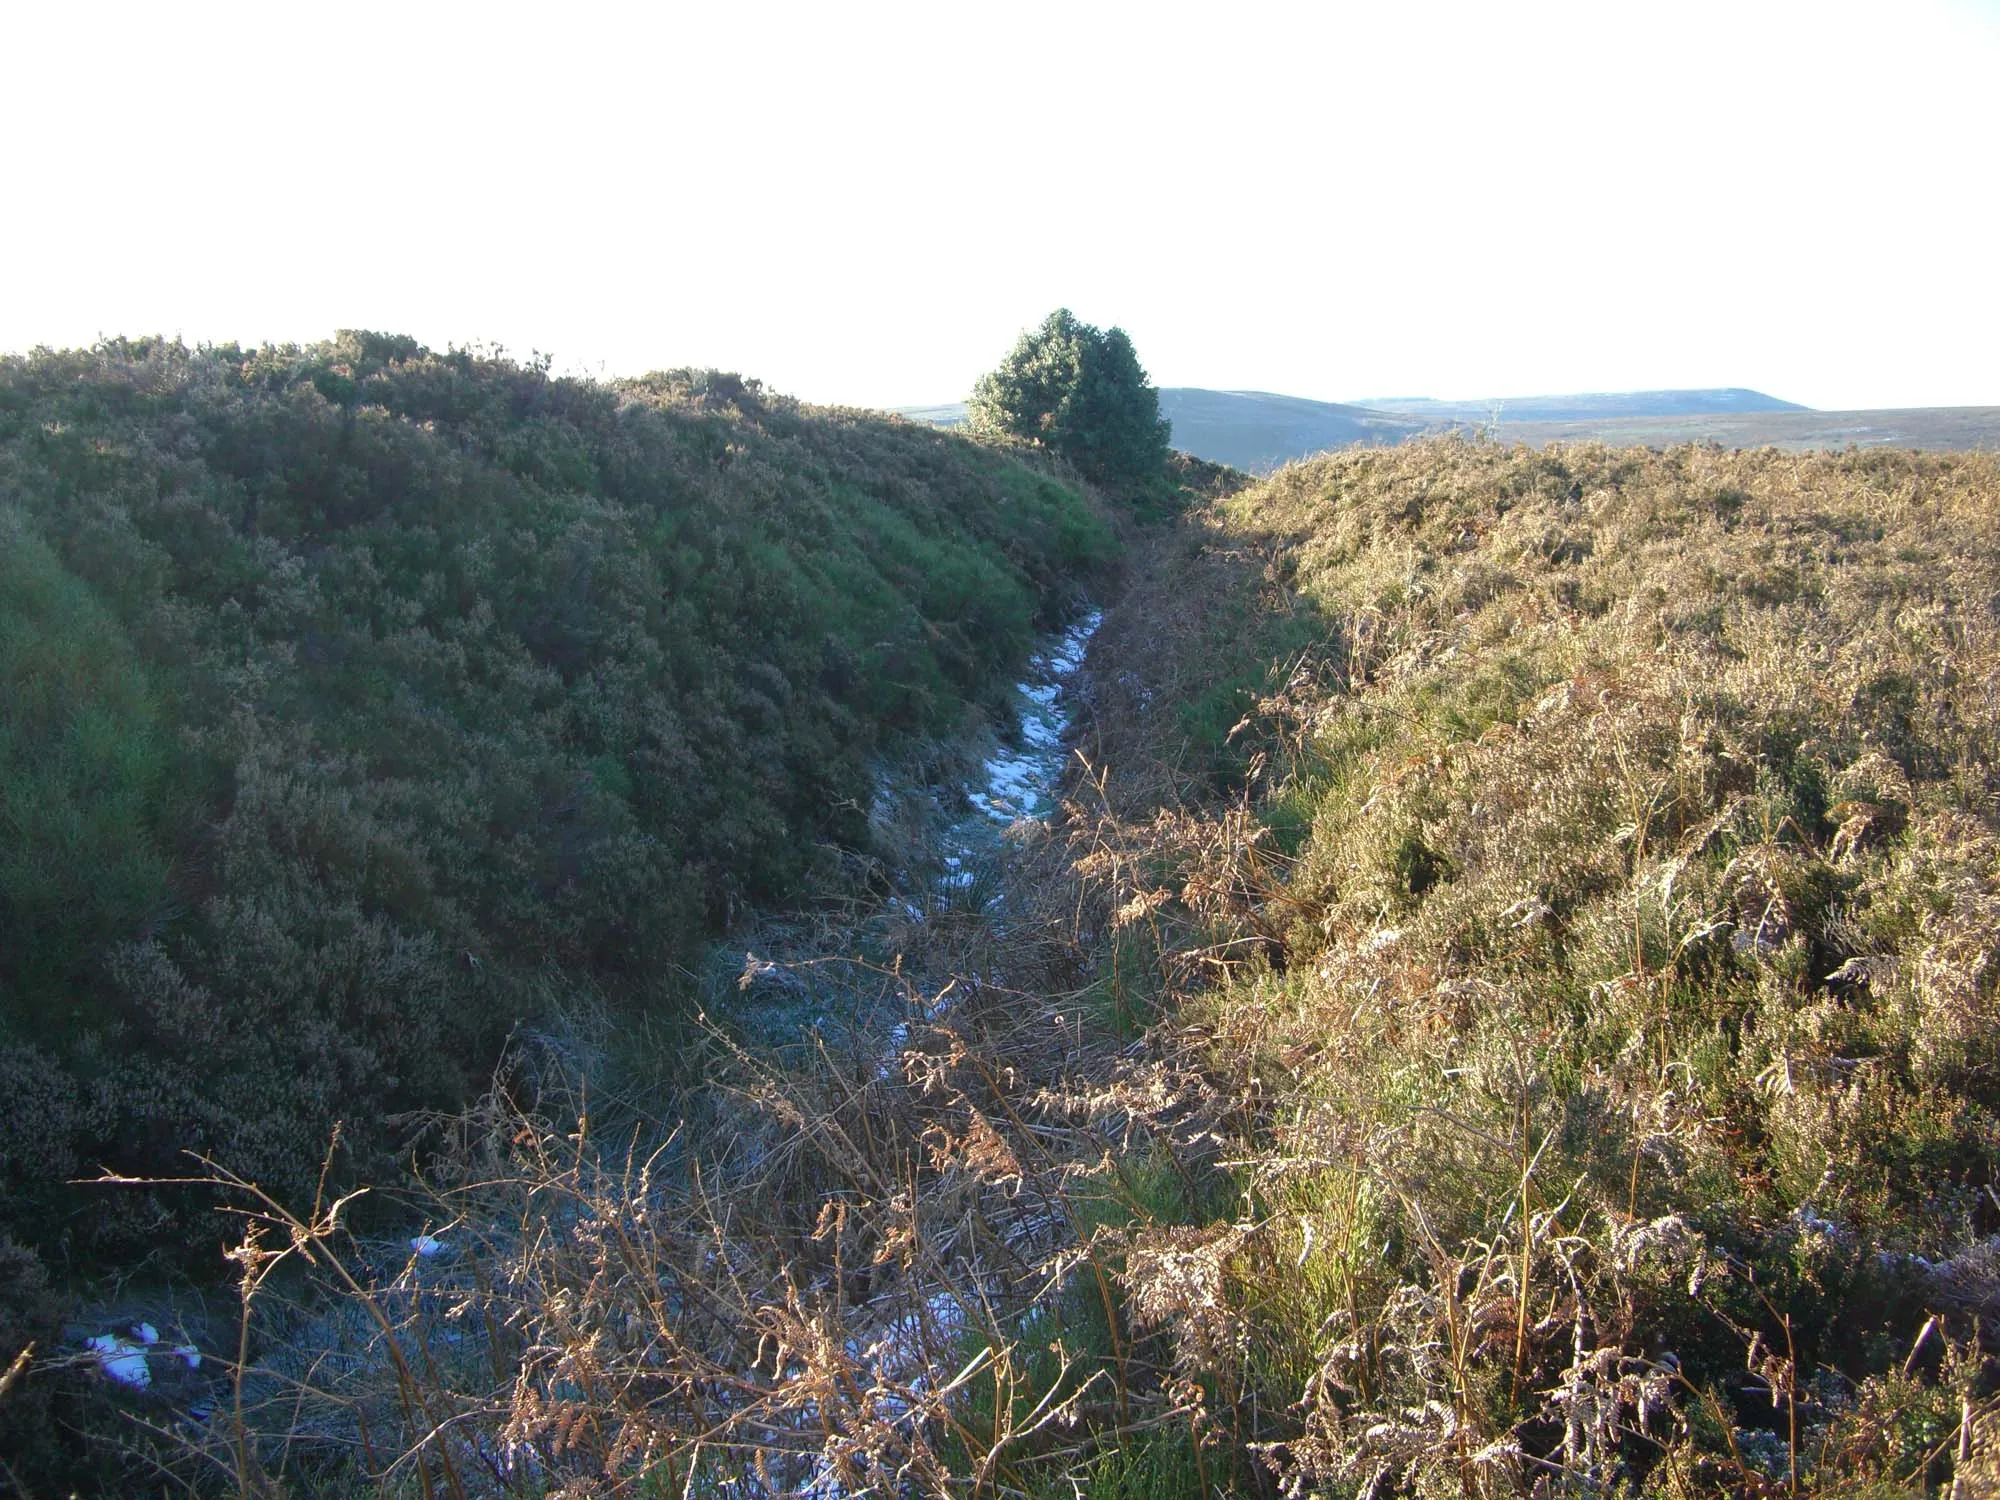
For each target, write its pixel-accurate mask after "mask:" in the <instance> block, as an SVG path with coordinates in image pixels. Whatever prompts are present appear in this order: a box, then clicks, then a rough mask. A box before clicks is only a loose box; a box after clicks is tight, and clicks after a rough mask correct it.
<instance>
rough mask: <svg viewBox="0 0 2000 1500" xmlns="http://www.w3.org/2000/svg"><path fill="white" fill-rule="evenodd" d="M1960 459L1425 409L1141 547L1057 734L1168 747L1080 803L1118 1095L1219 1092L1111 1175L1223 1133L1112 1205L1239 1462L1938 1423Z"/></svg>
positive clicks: (1991, 1000)
mask: <svg viewBox="0 0 2000 1500" xmlns="http://www.w3.org/2000/svg"><path fill="white" fill-rule="evenodd" d="M1996 503H2000V459H1995V458H1994V457H1992V456H1988V455H1977V454H1973V455H1966V454H1959V455H1933V454H1913V453H1907V452H1902V453H1898V452H1880V451H1863V452H1849V453H1841V454H1813V455H1792V454H1784V455H1779V454H1774V453H1771V452H1768V451H1763V452H1725V451H1720V450H1716V449H1713V448H1708V447H1681V448H1676V449H1671V450H1669V451H1666V452H1664V453H1656V452H1648V451H1645V450H1636V449H1608V448H1605V447H1602V446H1597V445H1583V446H1575V447H1559V448H1549V449H1544V450H1540V451H1536V450H1531V449H1526V448H1522V447H1519V446H1511V445H1502V444H1492V443H1473V442H1467V441H1462V440H1454V439H1442V440H1427V441H1423V442H1419V443H1414V444H1407V445H1403V446H1400V447H1397V448H1393V449H1367V450H1354V451H1349V452H1345V453H1341V454H1338V455H1334V456H1331V457H1327V458H1323V459H1319V460H1315V461H1312V462H1309V463H1305V464H1300V465H1294V466H1292V467H1289V468H1286V469H1284V470H1282V471H1280V472H1279V473H1278V474H1276V475H1274V476H1272V477H1271V478H1270V479H1269V480H1267V481H1265V482H1263V483H1262V484H1259V485H1256V486H1254V487H1252V488H1250V489H1248V490H1245V491H1243V492H1242V493H1240V494H1237V495H1236V496H1234V497H1232V498H1227V499H1224V500H1222V501H1220V502H1218V503H1216V504H1215V505H1214V506H1212V507H1211V508H1210V510H1209V511H1208V513H1207V514H1206V515H1203V516H1199V517H1195V518H1193V519H1192V520H1191V522H1190V532H1189V534H1188V535H1187V536H1185V537H1183V538H1180V539H1178V540H1177V541H1176V543H1175V544H1174V545H1172V546H1171V547H1168V546H1163V547H1161V548H1159V549H1158V550H1157V552H1156V553H1155V554H1153V555H1152V556H1151V557H1150V558H1149V559H1148V560H1147V561H1145V562H1144V563H1142V564H1141V566H1140V576H1141V578H1142V579H1143V584H1142V587H1143V589H1144V593H1143V594H1141V595H1135V596H1134V597H1133V598H1132V600H1131V602H1130V604H1129V607H1128V608H1126V609H1124V610H1113V611H1112V612H1111V613H1110V615H1109V616H1108V618H1107V620H1106V623H1105V626H1104V628H1103V630H1102V632H1101V633H1100V637H1099V642H1098V649H1099V650H1100V651H1101V652H1103V653H1104V659H1105V660H1106V662H1107V664H1110V665H1114V666H1115V668H1116V673H1117V675H1116V676H1115V678H1114V679H1112V680H1110V681H1107V682H1105V683H1104V684H1103V685H1102V687H1101V690H1100V695H1099V700H1098V707H1099V714H1100V722H1101V725H1102V731H1103V732H1102V735H1101V737H1100V739H1099V741H1098V742H1097V743H1096V744H1094V745H1092V746H1091V747H1090V754H1091V759H1092V761H1093V763H1094V764H1097V765H1105V766H1115V767H1126V768H1132V767H1138V766H1142V765H1144V764H1145V763H1146V761H1147V757H1148V747H1149V746H1151V747H1153V749H1154V752H1155V754H1156V756H1157V758H1159V759H1161V760H1163V761H1164V763H1165V766H1166V774H1165V776H1164V779H1163V780H1161V781H1159V782H1156V783H1155V785H1154V787H1153V788H1151V789H1142V792H1141V794H1140V795H1138V796H1135V797H1134V798H1133V799H1132V800H1131V801H1130V802H1129V803H1127V804H1125V814H1124V818H1123V821H1122V822H1121V823H1119V824H1118V825H1117V826H1116V827H1115V828H1113V827H1110V826H1108V825H1107V826H1106V827H1100V828H1098V829H1095V830H1093V832H1092V835H1091V838H1092V845H1091V847H1092V848H1093V849H1094V850H1100V851H1105V852H1102V853H1097V854H1094V855H1093V857H1094V858H1095V859H1096V860H1097V862H1098V865H1099V867H1100V868H1102V869H1104V870H1106V871H1107V872H1112V873H1114V874H1115V873H1117V872H1121V871H1122V872H1126V873H1124V874H1123V876H1122V879H1121V880H1120V882H1119V883H1118V885H1117V886H1116V888H1115V889H1114V890H1113V891H1112V892H1111V893H1110V894H1109V896H1108V897H1107V900H1106V905H1107V908H1108V909H1114V910H1116V911H1118V912H1119V913H1120V914H1121V917H1123V918H1124V919H1125V920H1127V921H1128V923H1129V927H1128V931H1130V932H1132V933H1133V934H1134V942H1135V945H1136V944H1138V943H1141V942H1144V943H1150V944H1153V945H1156V947H1157V950H1158V952H1159V954H1160V962H1159V965H1158V978H1157V980H1156V983H1157V984H1158V985H1159V986H1160V987H1161V991H1162V993H1163V994H1165V995H1166V996H1167V997H1168V999H1167V1001H1166V1004H1165V1007H1164V1009H1163V1011H1162V1024H1161V1026H1160V1027H1159V1028H1158V1029H1157V1031H1156V1032H1155V1033H1154V1037H1155V1041H1156V1044H1157V1046H1158V1048H1159V1052H1160V1056H1161V1061H1160V1065H1159V1072H1158V1074H1157V1078H1156V1081H1154V1082H1152V1083H1151V1084H1150V1085H1146V1084H1144V1083H1142V1084H1141V1085H1140V1086H1138V1087H1136V1088H1135V1089H1134V1093H1137V1094H1143V1093H1144V1092H1145V1089H1146V1087H1148V1086H1150V1088H1151V1089H1152V1090H1153V1091H1154V1093H1155V1094H1156V1095H1157V1096H1159V1097H1172V1098H1174V1099H1175V1100H1176V1101H1184V1100H1188V1099H1192V1098H1197V1097H1206V1098H1207V1099H1208V1100H1209V1101H1210V1102H1209V1103H1208V1105H1207V1106H1206V1113H1205V1115H1204V1120H1205V1121H1206V1122H1209V1123H1211V1124H1212V1125H1213V1126H1214V1127H1215V1128H1218V1129H1220V1131H1221V1132H1222V1139H1220V1140H1219V1141H1216V1142H1214V1143H1213V1144H1206V1145H1204V1144H1199V1143H1200V1142H1201V1141H1202V1137H1201V1135H1200V1134H1199V1130H1198V1127H1197V1126H1195V1125H1188V1126H1185V1127H1183V1131H1184V1138H1186V1139H1187V1140H1189V1141H1190V1143H1191V1144H1190V1146H1189V1147H1188V1148H1186V1149H1185V1151H1184V1152H1183V1153H1182V1154H1181V1155H1180V1156H1179V1157H1177V1158H1176V1159H1175V1160H1174V1161H1173V1162H1172V1163H1171V1168H1172V1169H1171V1170H1163V1171H1162V1172H1161V1177H1162V1178H1163V1179H1164V1180H1165V1181H1167V1182H1168V1183H1173V1182H1175V1181H1176V1180H1177V1178H1176V1173H1179V1174H1185V1177H1186V1178H1187V1179H1191V1180H1194V1181H1196V1182H1197V1183H1198V1181H1199V1179H1198V1177H1197V1176H1196V1174H1197V1173H1198V1172H1199V1171H1200V1163H1202V1162H1204V1161H1209V1162H1215V1161H1219V1162H1221V1163H1225V1164H1226V1165H1224V1166H1221V1167H1218V1168H1215V1169H1213V1170H1214V1172H1215V1175H1216V1177H1218V1178H1219V1179H1220V1180H1219V1181H1216V1182H1214V1183H1213V1185H1212V1186H1209V1187H1207V1188H1206V1189H1205V1192H1204V1193H1203V1194H1202V1195H1201V1196H1204V1197H1205V1200H1206V1202H1207V1203H1209V1204H1211V1205H1213V1206H1212V1207H1211V1208H1209V1209H1208V1210H1207V1211H1206V1212H1204V1211H1202V1210H1201V1209H1199V1208H1197V1207H1195V1206H1194V1202H1195V1200H1196V1198H1197V1196H1198V1195H1197V1193H1196V1192H1195V1191H1194V1189H1193V1188H1190V1189H1189V1191H1188V1192H1187V1193H1186V1194H1184V1195H1182V1196H1180V1197H1178V1198H1177V1199H1176V1200H1175V1203H1176V1207H1175V1208H1174V1209H1172V1210H1163V1209H1156V1208H1154V1209H1151V1211H1149V1212H1147V1213H1145V1214H1142V1215H1138V1216H1137V1224H1136V1226H1135V1229H1134V1230H1133V1231H1132V1232H1131V1233H1130V1234H1129V1236H1128V1237H1126V1238H1124V1239H1121V1240H1119V1241H1117V1242H1116V1243H1117V1244H1118V1246H1119V1250H1120V1252H1121V1253H1122V1254H1123V1256H1124V1257H1125V1260H1124V1262H1123V1263H1124V1265H1125V1266H1126V1267H1127V1268H1128V1269H1127V1271H1126V1283H1127V1289H1128V1294H1129V1296H1130V1298H1131V1300H1132V1304H1133V1306H1134V1307H1135V1309H1138V1310H1139V1311H1138V1313H1137V1314H1135V1318H1134V1321H1135V1323H1139V1322H1142V1321H1143V1326H1144V1327H1147V1328H1150V1329H1155V1330H1160V1331H1161V1334H1162V1337H1163V1338H1164V1337H1165V1335H1166V1333H1167V1332H1168V1331H1171V1334H1172V1344H1173V1349H1174V1351H1175V1353H1174V1355H1173V1357H1174V1358H1175V1359H1176V1360H1177V1364H1176V1369H1177V1371H1178V1372H1179V1373H1180V1374H1181V1375H1182V1377H1183V1379H1184V1380H1186V1381H1187V1383H1188V1386H1189V1387H1190V1388H1192V1387H1194V1386H1195V1385H1196V1384H1197V1383H1198V1384H1199V1388H1200V1389H1201V1391H1202V1392H1203V1393H1204V1395H1205V1400H1206V1403H1207V1405H1206V1410H1205V1412H1204V1420H1205V1422H1206V1423H1207V1426H1208V1429H1209V1430H1211V1431H1221V1432H1229V1433H1234V1434H1236V1435H1237V1437H1238V1441H1239V1442H1241V1443H1258V1444H1263V1445H1266V1446H1263V1447H1261V1448H1260V1449H1259V1452H1260V1453H1261V1454H1263V1455H1266V1456H1267V1461H1269V1462H1272V1463H1273V1464H1275V1465H1276V1466H1277V1468H1278V1470H1279V1481H1280V1487H1281V1488H1282V1491H1283V1492H1284V1493H1299V1494H1304V1493H1330V1494H1332V1493H1349V1492H1351V1491H1352V1490H1354V1489H1355V1488H1356V1487H1363V1488H1367V1489H1369V1490H1370V1491H1371V1492H1374V1491H1378V1490H1379V1491H1380V1492H1382V1493H1390V1492H1394V1493H1400V1494H1414V1495H1429V1494H1445V1493H1452V1494H1456V1493H1459V1492H1460V1488H1461V1484H1462V1482H1463V1481H1464V1480H1465V1477H1466V1476H1467V1475H1468V1473H1474V1472H1476V1473H1477V1475H1478V1476H1479V1477H1478V1480H1477V1485H1476V1487H1477V1488H1478V1489H1479V1490H1480V1491H1481V1492H1486V1491H1488V1490H1489V1489H1490V1491H1491V1492H1493V1493H1508V1494H1511V1493H1517V1492H1518V1493H1528V1492H1530V1491H1531V1490H1532V1491H1534V1492H1540V1491H1541V1490H1542V1489H1545V1488H1546V1489H1549V1490H1550V1491H1551V1492H1554V1491H1556V1490H1560V1489H1568V1488H1574V1489H1576V1490H1577V1491H1578V1492H1583V1491H1589V1492H1592V1493H1605V1494H1609V1493H1613V1492H1626V1491H1628V1490H1629V1492H1630V1493H1633V1494H1649V1495H1651V1494H1659V1495H1668V1494H1674V1495H1687V1496H1693V1495H1717V1496H1721V1495H1734V1496H1741V1495H1747V1494H1775V1493H1779V1492H1785V1491H1789V1492H1790V1493H1793V1494H1807V1493H1822V1494H1862V1493H1868V1494H1889V1493H1898V1494H1901V1493H1913V1494H1914V1493H1917V1492H1918V1491H1919V1490H1921V1491H1922V1492H1925V1493H1942V1492H1943V1490H1945V1489H1948V1488H1949V1487H1950V1484H1951V1467H1952V1465H1951V1459H1950V1455H1951V1454H1952V1453H1953V1452H1954V1451H1956V1452H1958V1453H1961V1454H1963V1453H1965V1452H1967V1451H1972V1452H1974V1453H1975V1455H1976V1454H1977V1451H1978V1445H1979V1444H1980V1443H1982V1442H1983V1441H1985V1440H1984V1438H1983V1437H1981V1436H1979V1435H1978V1434H1977V1433H1976V1432H1974V1431H1968V1432H1966V1433H1965V1434H1964V1436H1963V1437H1962V1438H1961V1437H1960V1436H1959V1423H1960V1421H1961V1413H1972V1414H1973V1415H1974V1416H1975V1417H1976V1416H1977V1414H1978V1412H1979V1411H1980V1410H1981V1409H1982V1408H1981V1406H1980V1405H1979V1403H1980V1402H1982V1401H1983V1400H1985V1399H1986V1398H1985V1397H1984V1395H1983V1394H1982V1393H1983V1392H1984V1391H1986V1390H1987V1389H1988V1386H1987V1384H1986V1382H1987V1381H1988V1380H1989V1378H1990V1377H1989V1376H1988V1375H1987V1374H1986V1373H1985V1372H1986V1371H1988V1370H1990V1369H1991V1361H1992V1360H1993V1358H1994V1357H1995V1349H1996V1341H1995V1339H1994V1335H1993V1331H1992V1326H1993V1325H1992V1319H1991V1313H1990V1309H1991V1308H1992V1307H1993V1306H1995V1305H1996V1299H2000V1268H1997V1267H1996V1260H1995V1251H1996V1247H1997V1246H2000V1237H1996V1231H2000V1197H1995V1196H1994V1194H1995V1192H1996V1191H2000V1007H1996V999H1995V983H1994V975H1995V973H1996V970H1997V969H2000V920H1996V916H2000V813H1997V812H1996V799H1995V788H1996V770H1995V767H1996V765H2000V716H1996V711H1995V704H1994V695H1993V686H1994V684H1995V682H1996V681H2000V602H1996V601H2000V540H1996V533H1995V530H1994V528H1993V526H1992V516H1993V513H1994V507H1995V505H1996ZM1162 704H1171V705H1172V706H1171V708H1163V707H1162V706H1161V705H1162ZM1191 773H1193V774H1194V775H1197V776H1198V777H1199V778H1200V782H1199V783H1197V784H1203V783H1205V784H1206V786H1207V787H1208V788H1209V791H1210V799H1211V800H1210V801H1209V803H1208V806H1209V811H1208V812H1207V813H1205V814H1199V815H1196V814H1191V813H1190V812H1189V811H1187V810H1188V809H1191V808H1195V807H1198V806H1199V805H1200V803H1199V801H1198V799H1195V798H1193V797H1190V796H1189V795H1188V788H1189V784H1190V774H1191ZM1162 787H1164V788H1165V790H1166V793H1167V795H1166V796H1165V798H1164V799H1163V798H1162V796H1161V791H1160V788H1162ZM1161 800H1166V801H1167V802H1169V803H1170V804H1171V805H1174V806H1176V807H1177V808H1179V809H1182V811H1181V812H1179V813H1177V814H1176V815H1174V816H1172V817H1167V816H1163V815H1161V814H1159V813H1158V812H1157V811H1156V808H1157V804H1158V803H1159V802H1160V801H1161ZM1128 982H1129V981H1128ZM1196 1077H1199V1078H1202V1079H1204V1080H1206V1093H1204V1090H1203V1088H1202V1086H1200V1085H1197V1084H1196V1083H1194V1082H1193V1081H1191V1080H1192V1079H1193V1078H1196ZM1162 1196H1164V1195H1162ZM1152 1201H1157V1200H1152ZM1149 1208H1150V1203H1149ZM1414 1351H1428V1352H1427V1353H1425V1354H1423V1355H1421V1356H1418V1355H1416V1354H1415V1352H1414ZM1156 1357H1158V1358H1162V1359H1164V1358H1165V1357H1166V1355H1165V1354H1164V1352H1163V1353H1162V1354H1161V1355H1159V1356H1156ZM1746 1370H1747V1371H1749V1372H1750V1375H1749V1376H1748V1377H1746V1373H1745V1372H1746ZM1585 1411H1588V1412H1589V1413H1591V1414H1592V1415H1591V1416H1590V1417H1589V1418H1588V1420H1587V1421H1586V1422H1582V1423H1581V1424H1580V1422H1579V1417H1578V1414H1579V1413H1580V1412H1585ZM1967 1420H1968V1421H1970V1419H1967ZM1472 1455H1477V1456H1476V1457H1472ZM1370 1476H1373V1477H1370ZM1238 1477H1239V1482H1241V1483H1243V1484H1245V1485H1246V1486H1247V1485H1248V1484H1250V1483H1252V1482H1254V1477H1253V1475H1252V1473H1251V1471H1250V1469H1249V1467H1248V1465H1247V1464H1246V1465H1245V1467H1244V1468H1243V1469H1241V1470H1239V1471H1238ZM1364 1480H1365V1481H1366V1483H1365V1485H1364V1483H1363V1481H1364Z"/></svg>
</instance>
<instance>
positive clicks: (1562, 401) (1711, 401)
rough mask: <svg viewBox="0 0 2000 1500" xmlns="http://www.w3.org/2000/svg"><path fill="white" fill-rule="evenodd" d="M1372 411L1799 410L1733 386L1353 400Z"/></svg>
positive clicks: (1468, 419) (1602, 416)
mask: <svg viewBox="0 0 2000 1500" xmlns="http://www.w3.org/2000/svg"><path fill="white" fill-rule="evenodd" d="M1359 404H1360V405H1362V406H1364V407H1368V408H1370V409H1372V410H1375V411H1381V412H1391V413H1394V414H1396V415H1399V416H1407V417H1415V418H1417V419H1419V420H1421V421H1422V422H1424V423H1426V424H1427V425H1443V424H1447V423H1464V424H1468V425H1476V424H1490V423H1491V422H1492V421H1493V419H1494V413H1495V412H1498V413H1499V420H1500V421H1501V422H1502V423H1509V422H1597V421H1611V420H1616V419H1619V418H1626V417H1684V416H1707V415H1714V414H1718V413H1725V412H1767V411H1805V410H1806V409H1807V408H1805V407H1803V406H1799V405H1796V404H1795V403H1793V402H1790V401H1780V400H1779V399H1778V398H1777V397H1775V396H1766V395H1765V394H1764V393H1763V392H1761V391H1751V390H1744V389H1742V388H1741V387H1737V386H1728V387H1720V388H1714V389H1707V390H1683V391H1606V392H1596V393H1589V394H1583V395H1573V396H1506V397H1500V396H1494V397H1489V398H1486V399H1484V400H1477V401H1438V400H1434V399H1432V398H1430V397H1428V396H1398V397H1390V398H1388V399H1385V400H1369V401H1364V402H1361V403H1359Z"/></svg>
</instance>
